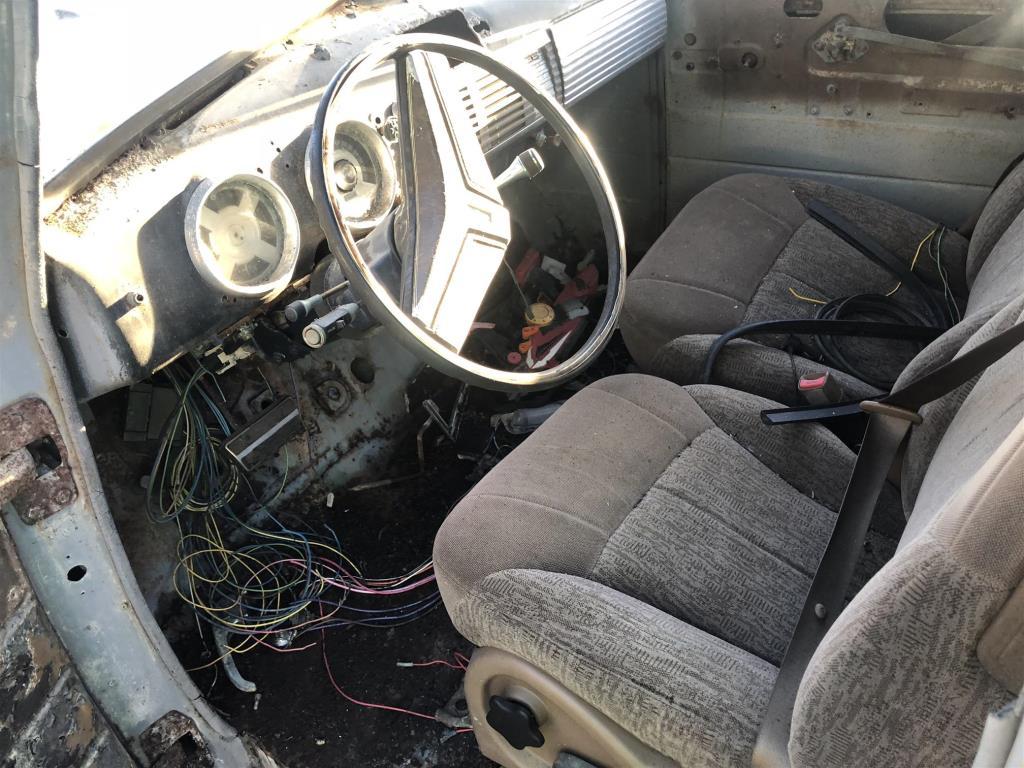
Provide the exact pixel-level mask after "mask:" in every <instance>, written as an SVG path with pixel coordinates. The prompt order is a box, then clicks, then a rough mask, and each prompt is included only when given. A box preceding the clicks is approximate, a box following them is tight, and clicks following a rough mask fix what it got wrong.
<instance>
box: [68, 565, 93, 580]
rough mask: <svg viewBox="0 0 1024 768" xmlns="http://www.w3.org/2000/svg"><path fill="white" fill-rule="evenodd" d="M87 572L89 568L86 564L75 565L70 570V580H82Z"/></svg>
mask: <svg viewBox="0 0 1024 768" xmlns="http://www.w3.org/2000/svg"><path fill="white" fill-rule="evenodd" d="M87 572H88V569H87V568H86V567H85V566H84V565H74V566H72V567H71V569H70V570H69V571H68V581H81V580H82V579H84V578H85V574H86V573H87Z"/></svg>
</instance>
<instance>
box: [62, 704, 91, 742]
mask: <svg viewBox="0 0 1024 768" xmlns="http://www.w3.org/2000/svg"><path fill="white" fill-rule="evenodd" d="M96 735H97V734H96V717H95V712H94V710H93V706H92V704H90V703H89V702H88V701H83V702H81V703H80V704H79V705H78V706H77V707H76V708H75V727H74V728H72V729H70V730H69V731H68V734H67V737H66V738H65V739H64V746H65V747H66V748H67V750H68V752H69V753H71V754H75V753H77V752H78V751H79V750H81V751H83V752H84V751H85V750H86V749H87V748H88V747H89V745H90V744H92V742H93V740H95V738H96Z"/></svg>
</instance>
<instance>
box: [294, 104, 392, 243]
mask: <svg viewBox="0 0 1024 768" xmlns="http://www.w3.org/2000/svg"><path fill="white" fill-rule="evenodd" d="M347 125H351V126H355V127H356V129H357V130H358V132H359V134H356V132H355V131H351V130H350V131H349V132H348V134H349V136H351V137H352V138H353V140H354V141H358V142H359V143H360V144H361V145H362V146H363V147H364V148H365V149H366V151H367V152H368V153H371V154H373V155H375V156H376V157H377V158H379V162H380V165H381V170H382V172H383V176H382V178H381V180H380V185H379V186H383V187H384V188H385V190H386V192H385V194H386V195H387V197H388V204H387V205H385V206H382V207H381V213H380V215H378V216H375V217H373V218H352V217H350V216H346V217H345V223H346V224H347V225H348V227H349V229H351V230H352V233H353V234H354V235H365V234H367V233H368V232H372V231H373V230H374V229H376V228H377V227H378V226H379V225H380V223H381V222H382V221H384V220H385V219H386V218H387V217H388V214H389V213H391V211H392V210H394V207H395V202H396V201H397V200H398V194H399V189H398V168H397V166H396V163H395V156H394V154H393V153H392V150H391V147H390V145H389V144H388V142H387V141H386V140H385V139H384V137H383V136H381V135H380V133H379V132H378V130H377V129H376V128H375V127H374V126H373V125H372V124H370V123H368V122H366V121H365V120H360V119H358V118H353V117H346V118H342V119H339V120H338V122H336V123H335V124H334V130H333V131H332V132H331V133H332V137H333V138H332V141H333V142H334V145H336V144H337V141H338V131H339V130H341V129H342V128H344V127H345V126H347ZM370 145H372V146H370ZM332 146H333V145H332ZM310 152H311V150H310V145H308V144H307V146H306V153H305V171H306V189H308V190H309V196H310V197H313V182H312V177H311V176H310V163H311V162H312V157H313V156H312V155H311V153H310ZM332 152H337V146H333V149H332ZM330 183H331V194H332V195H335V196H336V195H337V194H338V192H337V183H336V182H335V179H334V168H333V166H332V167H331V174H330Z"/></svg>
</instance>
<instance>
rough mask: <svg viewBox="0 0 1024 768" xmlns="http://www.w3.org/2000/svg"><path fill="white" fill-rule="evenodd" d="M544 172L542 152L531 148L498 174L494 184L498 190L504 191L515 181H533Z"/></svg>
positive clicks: (521, 153)
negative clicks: (504, 188) (503, 189)
mask: <svg viewBox="0 0 1024 768" xmlns="http://www.w3.org/2000/svg"><path fill="white" fill-rule="evenodd" d="M543 170H544V158H543V157H541V156H540V152H538V151H537V150H536V149H533V148H531V149H528V150H526V151H525V152H520V153H519V154H518V155H516V159H515V160H513V161H512V163H511V164H510V165H509V167H508V168H506V169H505V170H504V171H502V172H501V173H499V174H498V176H497V178H495V180H494V183H495V184H497V185H498V189H502V188H503V187H505V186H507V185H509V184H511V183H512V182H513V181H519V180H520V179H532V178H533V177H534V176H536V175H537V174H538V173H540V172H541V171H543Z"/></svg>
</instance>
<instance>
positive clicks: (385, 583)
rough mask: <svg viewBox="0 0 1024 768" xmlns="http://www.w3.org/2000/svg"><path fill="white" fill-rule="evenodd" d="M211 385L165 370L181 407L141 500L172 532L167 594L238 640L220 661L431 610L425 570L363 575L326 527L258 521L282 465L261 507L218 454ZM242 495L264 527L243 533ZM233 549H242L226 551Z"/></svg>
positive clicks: (223, 426) (180, 369) (225, 426)
mask: <svg viewBox="0 0 1024 768" xmlns="http://www.w3.org/2000/svg"><path fill="white" fill-rule="evenodd" d="M208 375H210V374H209V371H207V370H206V369H205V368H203V367H202V366H201V365H197V366H196V370H195V371H193V372H191V373H190V372H189V371H188V370H187V368H186V367H185V365H184V364H181V363H179V364H176V366H172V367H171V368H170V369H169V370H168V371H167V377H168V379H169V380H170V382H171V385H172V386H173V387H174V388H175V390H176V392H177V393H178V396H179V401H178V406H177V408H176V409H175V411H174V412H173V413H172V415H171V417H170V419H169V421H168V424H167V427H166V429H165V431H164V435H163V437H162V438H161V442H160V446H159V449H158V451H157V455H156V459H155V461H154V465H153V469H152V471H151V473H150V480H149V484H148V488H147V494H146V506H147V511H148V513H149V515H150V517H151V519H153V520H154V521H156V522H162V523H169V522H174V523H176V524H177V526H178V532H179V541H178V552H177V556H178V563H177V565H176V567H175V569H174V588H175V590H176V591H177V592H178V594H179V595H180V596H181V598H182V599H183V600H184V601H185V602H186V603H187V604H188V605H189V606H191V607H192V609H193V610H194V612H195V615H196V617H197V619H198V620H199V626H200V633H201V634H202V626H203V625H204V624H206V625H212V626H213V627H215V628H216V627H220V628H223V629H225V630H227V631H228V632H229V633H231V634H234V635H241V636H242V640H241V641H240V642H237V643H235V644H233V645H231V646H229V647H228V648H227V650H226V652H227V653H244V652H246V651H249V650H252V649H253V648H256V647H259V646H265V647H270V648H273V649H274V650H288V651H295V650H302V649H304V648H308V647H310V646H311V645H313V644H314V643H313V642H311V643H309V644H308V645H304V646H301V647H300V646H297V645H294V643H295V640H296V639H298V638H300V637H302V636H304V635H307V634H309V633H311V632H316V631H320V630H325V629H331V628H336V627H346V626H355V625H359V626H369V627H393V626H398V625H401V624H404V623H407V622H409V621H413V620H415V619H417V618H419V617H420V616H422V615H424V614H425V613H426V612H428V611H430V610H431V609H432V608H434V607H435V606H436V605H437V603H438V602H439V600H440V595H439V594H438V592H437V589H436V586H435V577H434V571H433V562H432V561H430V560H427V561H425V562H423V563H421V564H420V565H418V566H416V567H415V568H413V569H411V570H410V571H408V572H407V573H404V574H401V575H398V576H393V577H386V578H371V577H367V576H366V575H364V574H363V573H362V572H361V571H360V569H359V568H358V567H357V566H356V565H355V563H354V562H353V561H352V560H351V558H349V557H348V555H346V554H345V553H344V551H343V549H342V547H341V543H340V541H339V539H338V536H337V535H336V534H335V532H334V531H333V530H332V529H331V528H330V527H329V526H327V525H322V526H321V527H320V528H321V529H320V530H314V529H313V528H311V527H308V526H291V527H290V526H287V525H285V524H284V523H283V522H282V521H281V520H279V519H278V518H277V517H275V516H274V515H273V514H271V513H270V512H269V511H266V505H267V504H269V503H271V502H272V501H274V500H275V499H276V498H277V497H278V496H279V495H280V493H281V491H282V490H283V489H284V487H285V481H286V479H287V474H288V469H287V466H286V467H285V471H284V473H283V477H282V483H281V487H280V489H278V491H277V493H276V494H275V495H274V496H273V497H272V498H271V499H268V500H266V501H261V500H260V499H259V498H258V497H257V494H256V493H255V491H254V490H253V488H252V486H251V485H250V484H249V481H248V478H247V477H246V475H245V473H244V471H243V470H242V469H241V467H239V465H238V464H236V463H235V462H234V461H233V460H232V458H231V457H230V455H229V454H228V453H227V451H226V450H225V449H224V447H223V444H224V440H225V438H226V437H228V436H229V435H230V434H231V431H232V430H231V425H230V421H229V419H228V418H227V416H226V415H225V414H224V413H223V412H222V411H221V409H220V408H219V407H218V405H217V403H216V399H215V397H214V396H213V393H212V392H211V391H209V390H208V387H207V381H206V377H207V376H208ZM243 489H244V490H245V491H246V492H247V494H248V496H249V497H250V501H254V502H255V503H256V507H257V508H262V509H263V510H264V512H265V514H266V518H267V520H268V525H265V526H261V527H255V526H252V525H249V524H248V523H247V522H246V521H245V520H243V519H242V517H240V516H239V514H238V513H237V512H236V508H240V507H241V506H242V504H241V501H240V497H241V496H242V493H241V492H242V491H243ZM236 539H240V540H241V543H239V544H232V543H230V542H231V541H233V540H236ZM223 655H224V651H223V649H222V655H221V657H223ZM221 657H218V659H217V660H219V658H221ZM217 660H215V662H216V661H217ZM215 662H214V663H215Z"/></svg>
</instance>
